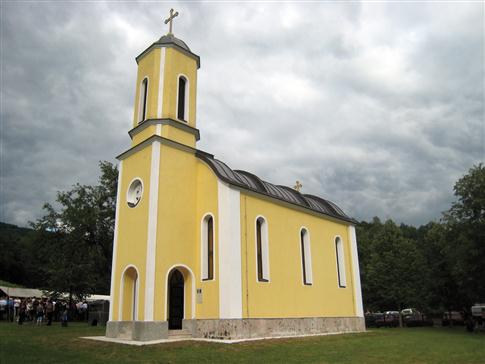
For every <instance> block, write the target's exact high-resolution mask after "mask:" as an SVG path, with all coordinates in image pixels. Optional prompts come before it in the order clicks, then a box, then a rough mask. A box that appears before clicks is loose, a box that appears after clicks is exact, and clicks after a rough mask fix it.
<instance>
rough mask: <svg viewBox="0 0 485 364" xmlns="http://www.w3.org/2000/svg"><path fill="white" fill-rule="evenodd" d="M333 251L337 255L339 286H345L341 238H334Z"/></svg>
mask: <svg viewBox="0 0 485 364" xmlns="http://www.w3.org/2000/svg"><path fill="white" fill-rule="evenodd" d="M335 251H336V255H337V274H338V285H339V287H342V288H345V287H346V286H347V279H346V277H345V258H344V245H343V244H342V239H340V238H339V237H336V238H335Z"/></svg>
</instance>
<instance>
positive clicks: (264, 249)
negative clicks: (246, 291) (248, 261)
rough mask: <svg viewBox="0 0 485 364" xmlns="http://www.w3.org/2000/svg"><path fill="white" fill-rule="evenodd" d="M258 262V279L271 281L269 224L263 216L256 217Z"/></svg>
mask: <svg viewBox="0 0 485 364" xmlns="http://www.w3.org/2000/svg"><path fill="white" fill-rule="evenodd" d="M256 264H257V269H258V281H259V282H269V256H268V224H267V223H266V220H265V219H264V218H263V217H258V218H257V219H256Z"/></svg>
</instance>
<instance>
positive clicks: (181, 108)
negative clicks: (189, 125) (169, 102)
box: [177, 76, 189, 121]
mask: <svg viewBox="0 0 485 364" xmlns="http://www.w3.org/2000/svg"><path fill="white" fill-rule="evenodd" d="M188 89H189V82H188V81H187V79H186V78H185V77H184V76H180V77H179V81H178V105H177V118H178V119H179V120H183V121H187V118H188V115H187V114H188V109H187V103H188V99H189V97H188V92H187V91H188Z"/></svg>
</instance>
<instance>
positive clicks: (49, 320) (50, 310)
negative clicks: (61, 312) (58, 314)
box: [45, 298, 54, 326]
mask: <svg viewBox="0 0 485 364" xmlns="http://www.w3.org/2000/svg"><path fill="white" fill-rule="evenodd" d="M45 312H46V315H47V326H51V325H52V316H53V315H54V303H53V302H52V299H50V298H49V300H48V301H47V304H46V305H45Z"/></svg>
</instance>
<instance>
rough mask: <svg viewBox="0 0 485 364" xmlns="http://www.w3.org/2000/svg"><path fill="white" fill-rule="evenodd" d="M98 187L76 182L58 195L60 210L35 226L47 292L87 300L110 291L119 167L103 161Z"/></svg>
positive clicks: (47, 206) (37, 256) (49, 210)
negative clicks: (86, 298)
mask: <svg viewBox="0 0 485 364" xmlns="http://www.w3.org/2000/svg"><path fill="white" fill-rule="evenodd" d="M100 169H101V177H100V181H99V182H100V183H99V185H95V186H87V185H80V184H76V185H75V186H74V187H73V189H72V190H70V191H67V192H58V194H57V199H56V200H57V202H58V204H59V205H60V208H59V210H56V209H55V208H54V207H53V206H52V205H50V204H48V203H46V204H45V205H44V209H45V210H46V211H47V214H46V215H45V216H44V217H42V218H41V219H39V220H37V222H35V223H33V224H32V225H33V228H34V230H35V232H36V233H35V238H34V245H35V246H36V249H35V254H34V255H35V260H37V261H38V262H43V263H42V264H39V265H38V272H37V273H40V274H42V275H43V277H44V278H45V279H44V285H43V288H45V289H48V290H51V291H54V292H69V294H70V295H77V296H84V295H86V294H91V293H95V292H96V293H108V292H109V281H110V272H111V255H112V242H113V231H114V218H115V204H116V186H117V176H118V173H117V168H116V167H115V166H113V165H112V164H111V163H109V162H100Z"/></svg>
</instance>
